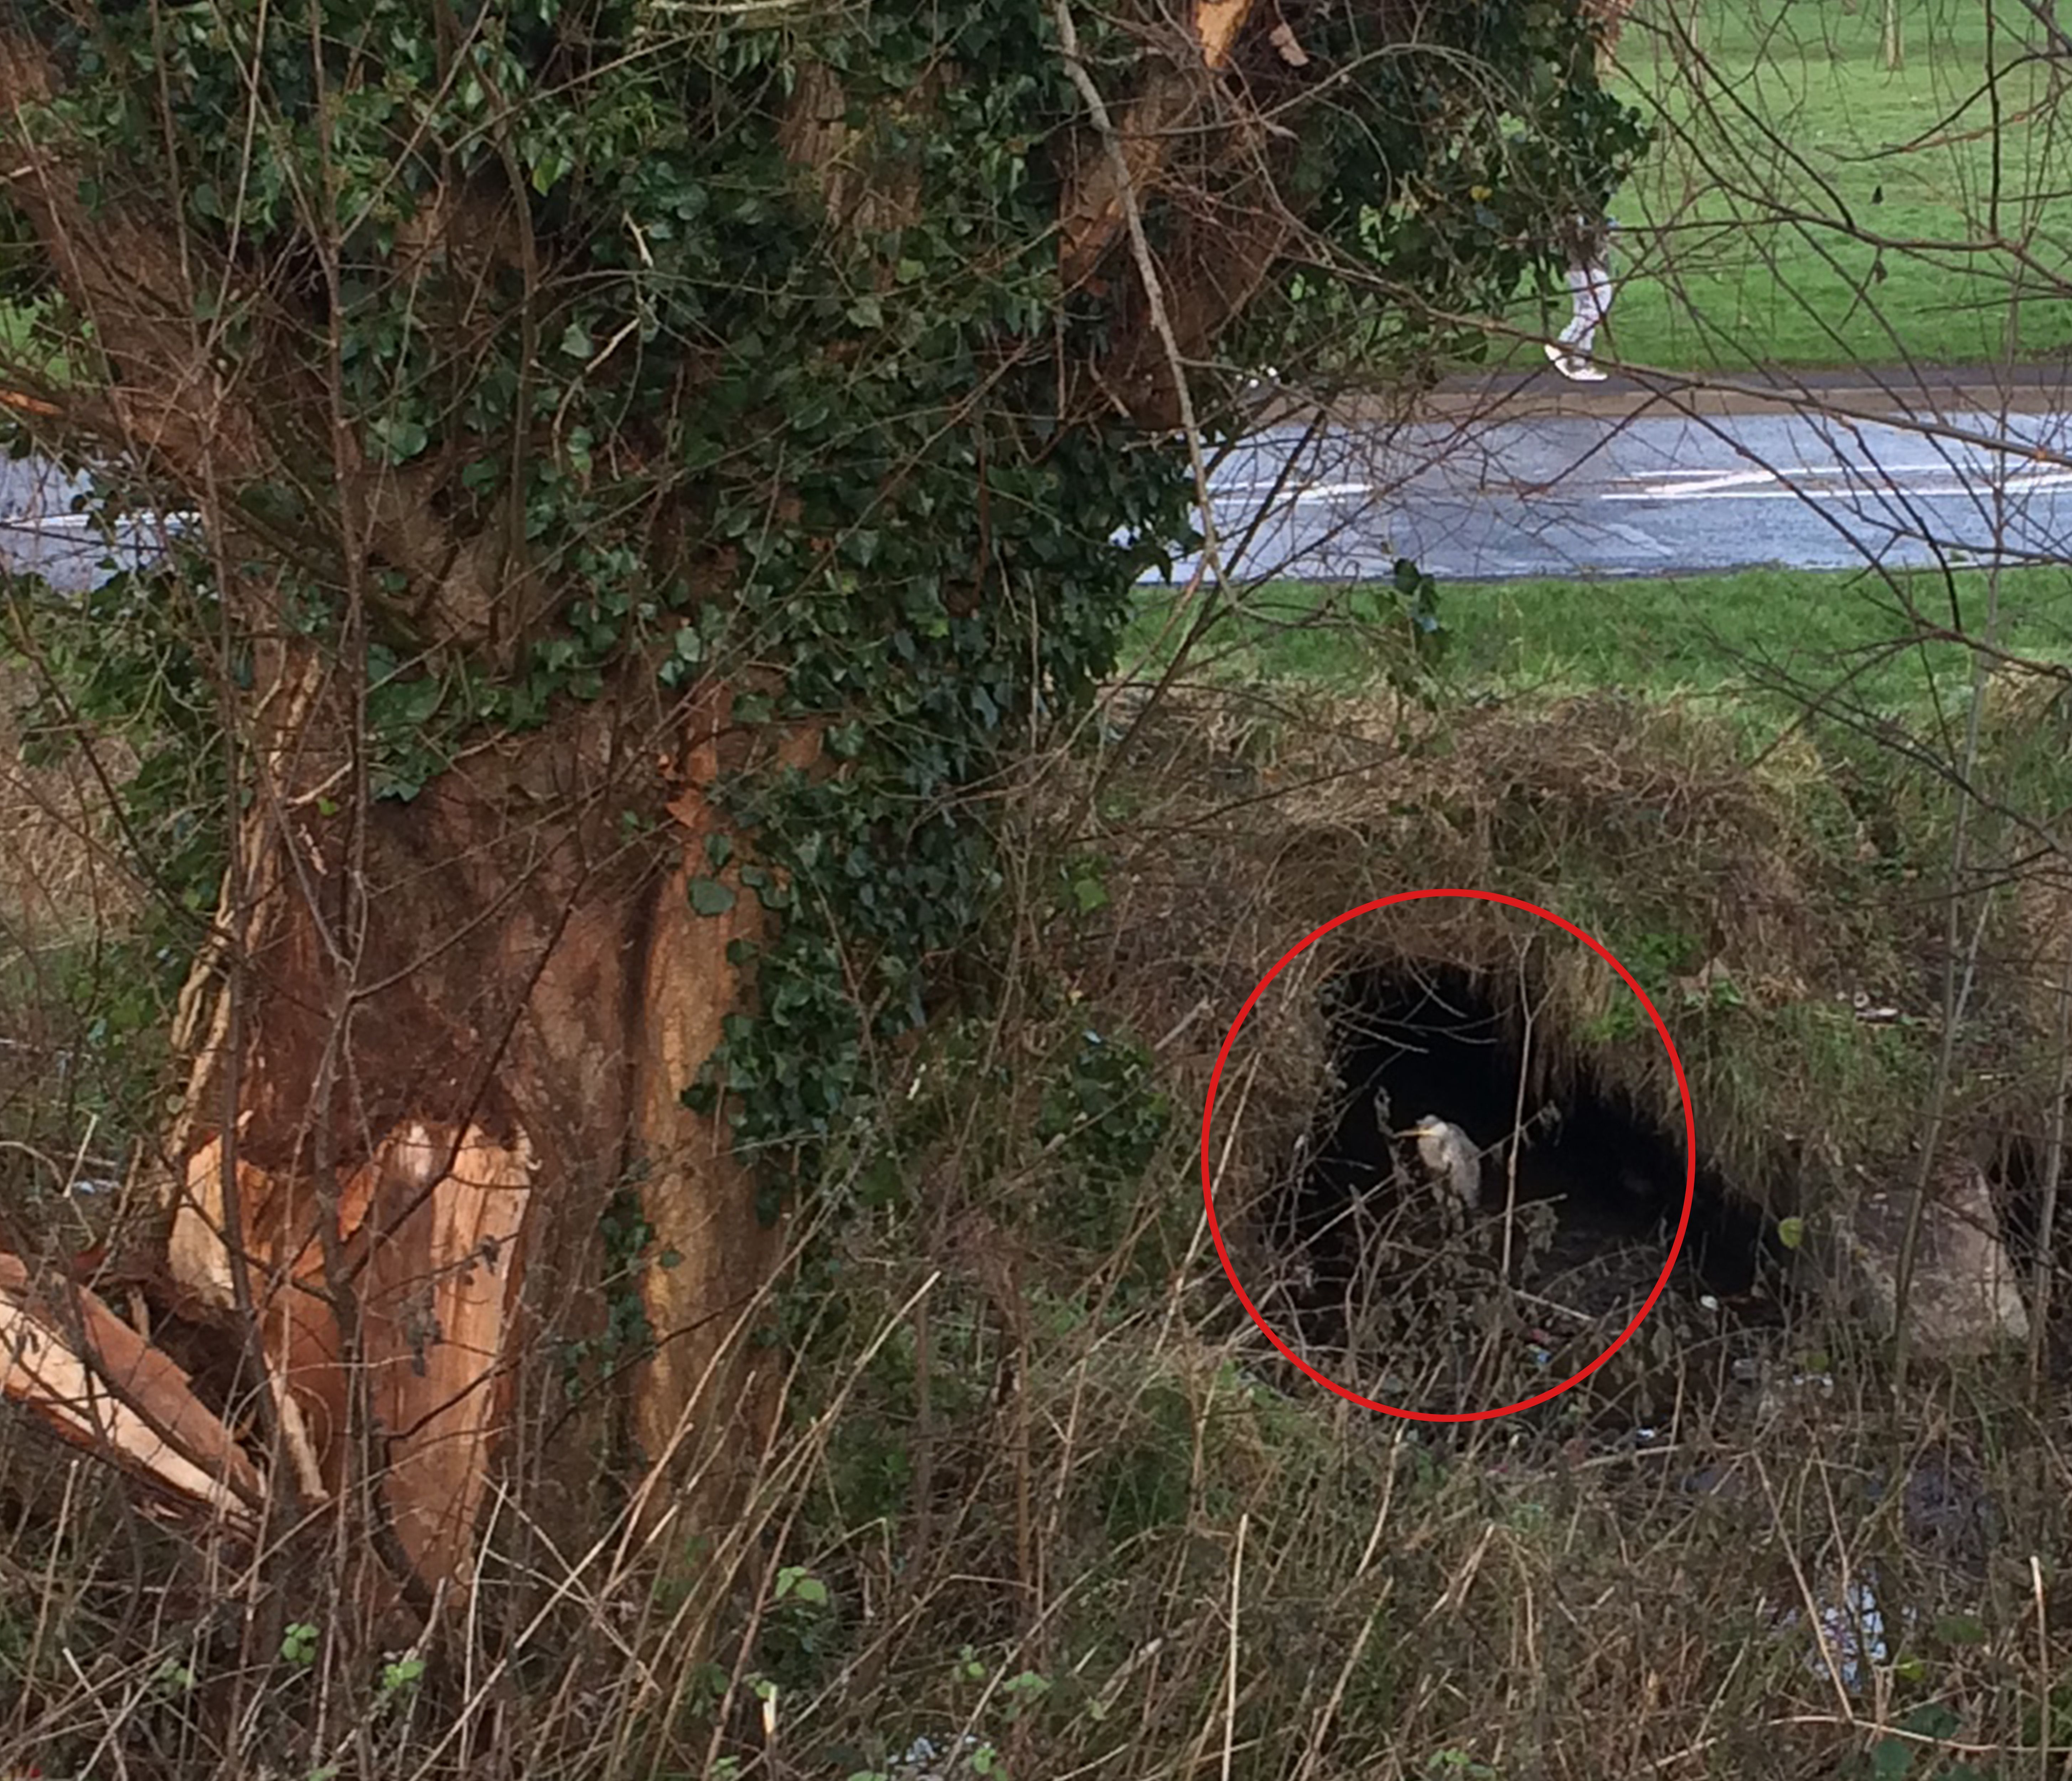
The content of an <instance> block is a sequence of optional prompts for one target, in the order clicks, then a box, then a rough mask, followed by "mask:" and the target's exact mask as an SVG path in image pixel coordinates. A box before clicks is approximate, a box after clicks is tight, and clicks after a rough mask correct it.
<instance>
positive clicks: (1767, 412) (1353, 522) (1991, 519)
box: [1175, 378, 2072, 581]
mask: <svg viewBox="0 0 2072 1781" xmlns="http://www.w3.org/2000/svg"><path fill="white" fill-rule="evenodd" d="M1549 384H1552V390H1551V392H1550V390H1549V388H1548V386H1549ZM2051 393H2052V394H2053V396H2058V402H2057V405H2056V407H2055V408H2054V409H2053V407H2052V406H2051V405H2050V404H2049V403H2043V402H2039V401H2037V400H2036V399H2035V398H2036V396H2037V390H2036V388H2034V387H2033V386H2032V387H2031V388H2030V389H2029V391H2028V392H2026V395H2027V397H2028V400H2025V401H2024V402H2021V403H2017V404H2012V405H2013V406H2017V407H2026V408H2030V409H2037V408H2041V410H2042V411H2043V412H2004V408H2001V407H2000V404H1997V403H1996V404H1995V407H1994V408H1992V409H1988V408H1984V407H1983V406H1967V405H1962V404H1979V403H1982V402H1983V401H1984V400H1986V399H1987V398H1988V396H1989V394H1990V392H1989V391H1988V388H1986V387H1985V384H1984V380H1983V378H1981V379H1980V380H1979V381H1977V382H1975V383H1971V384H1967V385H1965V386H1963V387H1957V386H1954V385H1953V386H1951V387H1949V388H1946V389H1945V390H1943V391H1942V392H1938V394H1939V396H1941V398H1942V399H1941V400H1931V401H1926V402H1924V403H1923V404H1922V406H1921V408H1919V409H1918V411H1917V412H1914V413H1912V414H1909V413H1906V412H1902V411H1901V403H1900V402H1899V401H1897V400H1893V399H1891V396H1890V392H1877V391H1875V390H1867V389H1864V388H1855V389H1848V388H1839V387H1831V388H1827V389H1824V390H1816V391H1813V392H1801V393H1798V394H1791V395H1787V396H1785V397H1784V398H1783V399H1781V400H1780V399H1777V398H1772V399H1768V400H1761V399H1757V398H1754V397H1753V396H1751V397H1747V398H1745V399H1741V398H1737V397H1735V396H1733V395H1732V394H1731V392H1730V393H1729V394H1727V395H1725V396H1723V395H1721V394H1720V392H1711V393H1709V394H1708V396H1706V397H1704V398H1702V399H1693V398H1691V397H1688V396H1683V395H1677V396H1662V395H1659V394H1652V393H1651V392H1648V391H1645V390H1641V389H1637V388H1634V387H1633V386H1632V385H1630V384H1627V385H1626V387H1625V388H1609V387H1602V388H1596V389H1590V390H1588V391H1587V393H1586V392H1585V391H1584V390H1582V389H1573V388H1572V387H1571V386H1566V385H1562V384H1558V383H1556V382H1554V381H1553V380H1551V379H1543V380H1517V379H1515V378H1514V379H1512V380H1508V382H1507V384H1503V385H1499V386H1498V387H1497V388H1494V389H1487V388H1486V389H1484V390H1482V391H1461V390H1456V391H1453V392H1445V395H1444V396H1442V399H1441V400H1439V401H1437V402H1435V403H1430V404H1426V405H1425V406H1424V410H1423V411H1422V412H1420V413H1419V414H1417V415H1416V416H1415V417H1411V418H1408V419H1404V420H1396V421H1391V420H1388V419H1387V418H1385V417H1382V416H1379V415H1367V416H1355V417H1352V418H1351V419H1350V421H1345V422H1341V423H1337V424H1332V425H1322V428H1321V431H1315V430H1313V423H1311V422H1309V421H1305V420H1301V419H1295V418H1289V419H1283V420H1281V421H1276V422H1274V423H1273V424H1271V425H1267V426H1265V427H1264V428H1263V429H1261V430H1260V432H1259V433H1257V434H1256V435H1255V436H1253V437H1251V438H1249V439H1248V440H1246V441H1244V442H1243V443H1241V444H1240V445H1239V446H1238V447H1236V448H1235V449H1234V450H1233V451H1231V453H1228V454H1227V456H1226V457H1225V458H1224V459H1223V461H1222V462H1220V463H1219V464H1217V465H1216V466H1215V468H1214V470H1213V472H1212V474H1211V487H1212V488H1213V489H1214V490H1215V494H1216V500H1215V513H1216V530H1217V534H1218V536H1219V540H1221V541H1222V542H1223V545H1224V547H1225V548H1226V550H1227V549H1229V548H1231V547H1232V546H1234V545H1242V546H1243V549H1244V554H1243V556H1242V557H1241V559H1240V561H1241V562H1242V564H1243V565H1244V572H1246V573H1248V574H1250V575H1259V574H1285V575H1293V576H1300V577H1304V578H1305V579H1313V580H1321V581H1352V580H1366V579H1371V578H1374V577H1379V576H1383V575H1386V574H1387V572H1388V570H1389V568H1391V566H1392V564H1393V562H1394V560H1395V559H1396V557H1398V556H1410V557H1414V558H1415V559H1416V560H1417V561H1418V563H1419V564H1420V565H1421V566H1422V567H1424V568H1426V569H1427V570H1429V571H1430V572H1433V573H1434V574H1437V575H1439V576H1441V577H1447V578H1451V579H1474V580H1491V579H1501V578H1507V577H1519V576H1567V575H1585V574H1587V575H1663V574H1672V573H1683V572H1696V571H1701V570H1713V569H1733V568H1754V567H1760V566H1764V565H1767V564H1785V565H1788V566H1791V567H1794V568H1860V567H1862V566H1864V564H1871V563H1877V564H1887V565H1889V566H1893V567H1902V566H1907V565H1914V564H1938V563H1946V562H1954V563H1959V564H1976V563H1982V562H1986V561H1989V560H1992V559H1993V558H1994V557H1995V556H1998V557H1999V558H2000V560H2003V561H2007V562H2035V561H2037V560H2045V561H2072V413H2068V412H2066V409H2067V408H2072V401H2066V400H2063V399H2062V394H2060V392H2051ZM1314 425H1321V424H1314ZM1195 567H1196V562H1195V560H1194V559H1190V560H1187V561H1186V562H1185V563H1183V564H1180V565H1179V566H1178V568H1177V569H1176V572H1175V573H1176V578H1179V579H1184V578H1185V577H1188V576H1190V575H1191V574H1192V573H1193V572H1194V568H1195Z"/></svg>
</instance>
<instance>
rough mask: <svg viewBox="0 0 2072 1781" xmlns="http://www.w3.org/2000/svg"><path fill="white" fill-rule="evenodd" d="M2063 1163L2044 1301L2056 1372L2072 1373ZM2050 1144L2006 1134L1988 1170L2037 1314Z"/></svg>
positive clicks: (2069, 1175)
mask: <svg viewBox="0 0 2072 1781" xmlns="http://www.w3.org/2000/svg"><path fill="white" fill-rule="evenodd" d="M2066 1161H2072V1159H2061V1161H2060V1163H2059V1165H2058V1181H2059V1186H2060V1192H2061V1199H2060V1203H2059V1204H2058V1206H2057V1207H2055V1208H2054V1209H2053V1212H2052V1214H2051V1232H2050V1239H2049V1247H2050V1265H2049V1273H2050V1277H2051V1278H2050V1285H2049V1291H2048V1299H2049V1303H2048V1305H2047V1306H2046V1307H2045V1349H2046V1353H2047V1356H2048V1359H2049V1365H2050V1368H2051V1371H2052V1373H2053V1376H2054V1377H2059V1378H2062V1377H2066V1376H2067V1375H2068V1374H2072V1303H2068V1300H2072V1290H2068V1289H2069V1288H2072V1204H2068V1201H2072V1192H2067V1191H2066V1190H2072V1169H2068V1168H2067V1167H2066ZM2049 1174H2050V1171H2049V1144H2048V1143H2046V1142H2045V1141H2043V1140H2041V1139H2037V1137H2035V1136H2034V1135H2017V1134H2014V1133H2009V1134H2008V1135H2005V1136H2004V1137H2003V1138H2002V1139H2001V1140H2000V1144H1999V1146H1998V1147H1997V1154H1996V1155H1995V1156H1994V1158H1993V1159H1992V1167H1991V1168H1990V1170H1989V1171H1988V1180H1989V1181H1990V1184H1991V1186H1992V1196H1993V1210H1994V1212H1995V1213H1996V1216H1997V1217H1998V1219H1999V1221H2000V1241H2002V1242H2003V1243H2004V1244H2005V1245H2006V1246H2007V1256H2008V1262H2009V1264H2010V1265H2011V1266H2012V1268H2013V1270H2014V1277H2015V1279H2016V1282H2017V1284H2018V1286H2019V1287H2020V1290H2021V1296H2022V1302H2023V1303H2024V1304H2025V1305H2026V1306H2027V1307H2029V1315H2030V1316H2032V1317H2033V1316H2035V1315H2036V1314H2037V1303H2036V1301H2037V1264H2038V1262H2040V1261H2041V1258H2042V1252H2043V1246H2044V1236H2043V1223H2044V1196H2045V1189H2046V1187H2047V1185H2048V1184H2049Z"/></svg>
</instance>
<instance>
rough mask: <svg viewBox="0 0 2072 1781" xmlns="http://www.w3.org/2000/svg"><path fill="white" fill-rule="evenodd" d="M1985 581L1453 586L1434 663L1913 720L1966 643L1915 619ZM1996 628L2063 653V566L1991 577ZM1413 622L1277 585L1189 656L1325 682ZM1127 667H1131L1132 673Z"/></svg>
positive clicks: (1969, 595) (1372, 675)
mask: <svg viewBox="0 0 2072 1781" xmlns="http://www.w3.org/2000/svg"><path fill="white" fill-rule="evenodd" d="M1177 599H1178V596H1177V595H1174V594H1170V593H1165V592H1163V591H1162V590H1161V592H1159V593H1155V594H1147V595H1145V597H1144V602H1143V605H1142V607H1141V609H1140V612H1139V615H1138V618H1137V622H1136V625H1135V627H1134V629H1133V633H1132V636H1131V638H1130V648H1129V650H1128V651H1127V652H1126V653H1125V655H1124V664H1125V666H1126V667H1127V666H1129V665H1131V664H1133V663H1137V662H1138V661H1139V660H1141V659H1148V660H1149V661H1150V662H1153V663H1156V662H1157V661H1158V660H1159V659H1161V655H1164V654H1165V652H1166V651H1170V647H1171V645H1170V642H1168V643H1165V644H1164V645H1163V646H1161V642H1160V639H1161V635H1162V634H1165V633H1166V632H1167V630H1168V622H1169V620H1170V618H1172V617H1173V608H1174V602H1175V601H1176V600H1177ZM1986 599H1987V578H1986V576H1985V574H1984V572H1983V571H1979V570H1966V571H1963V572H1959V573H1957V574H1956V575H1955V576H1954V577H1951V578H1950V579H1949V580H1947V581H1946V580H1945V579H1944V578H1943V577H1940V576H1937V575H1933V574H1928V573H1925V572H1924V573H1919V574H1914V575H1909V576H1905V577H1899V578H1897V581H1896V583H1888V582H1886V581H1885V580H1883V579H1882V578H1881V577H1873V576H1869V575H1836V574H1827V573H1814V572H1805V571H1794V570H1788V569H1753V570H1749V571H1746V572H1742V573H1739V574H1734V575H1708V576H1692V577H1682V578H1668V579H1664V580H1661V581H1618V582H1616V583H1613V582H1605V581H1514V582H1503V583H1494V584H1483V585H1474V584H1460V585H1447V586H1445V588H1444V589H1442V590H1441V593H1440V596H1439V615H1440V618H1441V621H1442V622H1443V626H1444V631H1443V634H1442V646H1441V649H1440V650H1439V651H1438V652H1437V656H1436V664H1437V673H1438V675H1439V677H1440V679H1441V681H1442V682H1443V683H1445V684H1446V685H1447V686H1448V687H1449V689H1450V690H1451V691H1454V692H1456V693H1458V694H1461V695H1466V696H1476V695H1492V696H1501V697H1511V696H1521V695H1530V694H1535V693H1552V694H1559V693H1564V692H1580V691H1585V690H1588V689H1592V688H1599V687H1619V688H1622V689H1624V690H1626V691H1634V692H1642V693H1647V694H1651V695H1655V696H1671V695H1683V696H1693V697H1698V698H1703V699H1716V700H1720V701H1721V702H1722V703H1724V704H1729V705H1732V706H1733V707H1734V708H1737V710H1738V711H1740V712H1745V714H1746V715H1747V716H1748V717H1749V719H1751V720H1753V721H1755V722H1757V723H1758V724H1770V725H1773V726H1774V724H1775V723H1776V722H1777V721H1778V720H1782V719H1783V718H1785V717H1786V716H1788V715H1789V714H1790V713H1791V712H1794V711H1795V710H1796V709H1797V708H1798V707H1799V704H1800V700H1799V697H1798V696H1797V694H1796V692H1794V691H1793V690H1791V689H1792V688H1794V687H1803V688H1812V689H1820V690H1825V691H1833V692H1835V693H1836V694H1838V695H1840V696H1844V697H1845V698H1846V700H1847V702H1848V705H1849V706H1850V707H1852V708H1859V709H1862V710H1864V711H1868V712H1877V713H1879V714H1882V715H1886V716H1895V717H1906V718H1909V719H1910V720H1917V721H1918V720H1922V719H1929V720H1932V719H1933V718H1934V716H1936V714H1937V713H1938V712H1955V710H1957V709H1958V708H1959V706H1960V705H1961V703H1962V701H1963V698H1964V696H1965V695H1966V691H1967V688H1968V686H1969V683H1970V678H1971V654H1970V652H1969V651H1968V650H1966V649H1965V648H1964V647H1963V646H1961V645H1959V644H1956V643H1951V642H1932V641H1921V640H1920V639H1919V632H1918V629H1917V627H1916V626H1915V625H1914V623H1913V622H1911V621H1910V618H1909V617H1908V616H1907V614H1906V613H1905V610H1904V609H1903V606H1904V604H1905V602H1910V603H1911V604H1912V605H1913V606H1914V609H1916V610H1917V611H1918V614H1919V616H1920V618H1921V620H1922V622H1923V623H1924V624H1926V625H1931V626H1932V625H1938V624H1940V625H1947V626H1951V627H1952V628H1956V627H1958V626H1962V627H1963V629H1965V630H1968V631H1969V632H1970V633H1971V634H1973V635H1977V634H1979V633H1981V632H1982V631H1983V630H1984V625H1985V614H1986ZM1409 638H1410V631H1409V628H1408V625H1407V624H1406V623H1405V622H1404V619H1403V618H1402V616H1401V613H1400V608H1399V606H1398V605H1397V604H1396V600H1395V597H1394V596H1393V594H1392V593H1390V592H1388V591H1387V590H1369V589H1346V588H1336V587H1334V588H1323V587H1318V586H1314V585H1307V584H1303V583H1298V582H1288V581H1283V582H1276V583H1272V584H1270V585H1268V586H1266V587H1264V588H1262V589H1259V590H1257V591H1256V592H1255V593H1252V594H1250V595H1248V597H1247V598H1246V599H1245V601H1244V604H1243V605H1242V606H1241V607H1240V608H1239V609H1233V610H1231V611H1230V612H1228V613H1227V614H1225V615H1224V616H1223V618H1220V619H1219V620H1218V621H1217V622H1216V623H1215V625H1214V626H1212V627H1211V630H1210V631H1209V633H1208V634H1207V637H1206V638H1204V639H1203V640H1202V642H1201V643H1200V644H1199V645H1198V646H1197V648H1196V650H1195V653H1194V655H1193V657H1192V658H1191V659H1190V662H1191V663H1192V664H1193V665H1194V666H1195V667H1198V668H1199V669H1200V670H1202V671H1205V672H1207V673H1208V674H1209V675H1212V676H1213V675H1223V674H1229V675H1239V676H1244V677H1252V678H1258V677H1264V678H1268V679H1291V680H1299V681H1306V682H1309V683H1313V684H1318V685H1322V686H1326V687H1331V688H1333V689H1334V690H1337V691H1353V690H1355V689H1357V688H1358V687H1361V686H1363V685H1371V684H1373V683H1375V681H1376V680H1377V679H1380V678H1382V677H1385V676H1386V675H1388V674H1390V673H1391V672H1392V671H1393V672H1400V671H1402V670H1403V668H1404V666H1405V665H1406V663H1407V662H1408V657H1409V651H1410V642H1409ZM2000 638H2001V643H2002V647H2004V649H2006V650H2008V651H2009V653H2011V654H2014V655H2028V656H2030V657H2033V658H2035V659H2041V660H2045V661H2049V662H2053V663H2072V570H2064V569H2055V568H2053V569H2031V570H2023V571H2019V572H2012V573H2008V574H2006V575H2004V576H2003V577H2002V578H2001V589H2000ZM1138 671H1139V672H1140V673H1141V672H1143V671H1145V670H1143V669H1141V668H1140V669H1138Z"/></svg>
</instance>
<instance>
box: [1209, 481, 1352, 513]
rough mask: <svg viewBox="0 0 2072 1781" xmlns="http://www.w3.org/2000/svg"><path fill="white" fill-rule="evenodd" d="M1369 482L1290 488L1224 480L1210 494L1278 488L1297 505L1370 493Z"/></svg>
mask: <svg viewBox="0 0 2072 1781" xmlns="http://www.w3.org/2000/svg"><path fill="white" fill-rule="evenodd" d="M1374 488H1375V485H1374V484H1373V483H1371V482H1316V483H1313V484H1311V485H1310V486H1309V487H1307V488H1303V487H1301V486H1297V487H1295V488H1294V489H1293V490H1290V489H1289V486H1288V485H1286V484H1285V483H1283V482H1226V483H1223V484H1222V485H1221V486H1211V488H1210V490H1209V493H1210V494H1211V495H1222V494H1234V495H1246V494H1273V493H1274V492H1275V491H1276V490H1278V491H1279V492H1280V493H1281V494H1282V495H1283V496H1284V497H1285V499H1286V502H1287V504H1288V505H1289V506H1290V507H1299V506H1301V504H1302V503H1304V502H1305V501H1337V500H1340V499H1343V498H1344V497H1345V496H1346V495H1348V494H1372V493H1373V492H1374Z"/></svg>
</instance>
